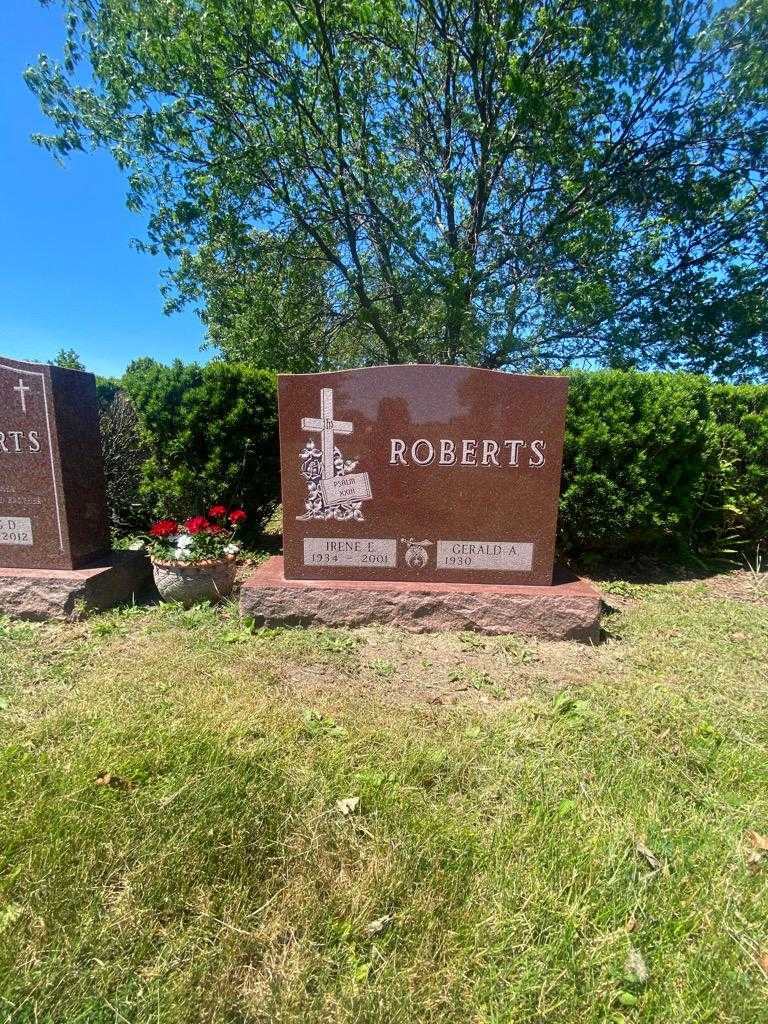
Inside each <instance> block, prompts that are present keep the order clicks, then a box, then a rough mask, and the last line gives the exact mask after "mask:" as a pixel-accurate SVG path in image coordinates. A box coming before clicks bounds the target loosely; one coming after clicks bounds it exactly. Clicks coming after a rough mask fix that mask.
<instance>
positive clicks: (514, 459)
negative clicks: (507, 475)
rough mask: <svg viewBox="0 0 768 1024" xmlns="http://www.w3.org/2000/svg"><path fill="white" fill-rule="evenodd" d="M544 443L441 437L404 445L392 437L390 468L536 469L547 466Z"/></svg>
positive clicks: (409, 442)
mask: <svg viewBox="0 0 768 1024" xmlns="http://www.w3.org/2000/svg"><path fill="white" fill-rule="evenodd" d="M546 447H547V442H546V441H544V440H543V439H541V438H536V439H535V440H532V441H530V442H529V441H523V440H511V439H510V440H505V441H494V440H493V439H491V438H474V437H465V438H461V439H460V440H453V439H451V438H449V437H441V438H440V439H439V440H437V441H430V440H429V439H428V438H426V437H419V438H417V439H416V440H415V441H405V440H404V439H403V438H402V437H393V438H392V439H391V440H390V442H389V464H390V465H391V466H520V465H526V464H527V465H528V466H530V467H532V468H533V469H539V468H540V467H541V466H543V465H545V463H546V461H547V460H546V456H545V449H546Z"/></svg>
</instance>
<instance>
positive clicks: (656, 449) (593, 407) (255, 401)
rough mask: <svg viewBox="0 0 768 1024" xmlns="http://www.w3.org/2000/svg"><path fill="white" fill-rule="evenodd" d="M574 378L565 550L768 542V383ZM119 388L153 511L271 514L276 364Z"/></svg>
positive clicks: (275, 485)
mask: <svg viewBox="0 0 768 1024" xmlns="http://www.w3.org/2000/svg"><path fill="white" fill-rule="evenodd" d="M569 376H570V381H571V385H570V395H569V401H568V418H567V426H566V441H565V457H564V462H563V483H562V492H561V500H560V520H559V544H560V547H561V548H562V549H563V550H564V551H568V552H571V553H574V554H578V553H581V552H588V551H602V552H625V551H630V550H646V551H647V550H652V551H653V550H656V551H659V552H662V551H665V552H669V551H673V552H674V551H677V552H678V553H681V552H683V551H699V552H702V553H705V554H710V555H711V554H726V553H729V552H734V551H736V550H738V549H740V548H742V549H749V548H753V547H754V545H755V544H757V543H758V542H762V543H763V544H764V543H765V541H766V537H768V386H762V385H747V384H743V385H731V384H713V383H712V382H711V381H710V380H709V379H708V378H706V377H703V376H696V375H693V374H683V373H639V372H636V371H624V370H599V371H575V372H572V373H571V374H570V375H569ZM106 383H109V385H110V386H111V385H112V382H106ZM121 387H122V389H123V391H124V392H125V393H126V394H127V395H128V397H129V398H130V400H131V402H132V404H133V407H134V408H135V410H136V413H137V415H138V421H139V436H140V442H141V447H142V448H143V449H144V452H145V454H146V459H145V461H144V463H143V465H142V467H141V475H140V478H141V483H140V487H139V491H140V500H141V501H142V502H143V506H144V509H145V513H146V517H147V518H149V517H150V516H152V515H161V514H172V515H183V514H186V513H188V512H190V511H194V510H197V509H202V508H204V507H205V506H206V505H207V504H209V503H210V502H212V501H214V500H222V501H226V502H230V503H233V504H234V503H240V502H242V503H243V504H244V505H245V507H246V508H247V510H248V512H249V513H250V516H251V519H252V521H253V523H254V525H256V526H258V524H259V523H260V522H263V520H264V519H265V518H266V516H267V515H268V514H269V513H270V511H271V510H272V508H273V507H274V505H275V504H276V503H277V501H279V490H280V488H279V457H278V439H277V396H276V378H275V375H274V374H273V373H269V372H267V371H264V370H255V369H252V368H251V367H249V366H245V365H241V364H236V363H225V362H218V361H215V362H212V363H209V364H208V365H207V366H203V367H201V366H198V365H196V364H192V365H184V364H182V363H181V362H179V361H177V362H175V363H173V364H172V365H171V366H163V365H161V364H160V363H157V362H155V361H154V360H152V359H140V360H138V361H137V362H135V363H133V364H132V365H131V366H130V367H129V368H128V370H127V372H126V374H125V377H124V378H123V381H122V382H121ZM110 395H111V392H110V394H107V393H106V389H105V396H104V397H105V399H107V398H109V397H110ZM147 453H148V454H147ZM748 553H749V552H748Z"/></svg>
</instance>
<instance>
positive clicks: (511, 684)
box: [246, 627, 610, 711]
mask: <svg viewBox="0 0 768 1024" xmlns="http://www.w3.org/2000/svg"><path fill="white" fill-rule="evenodd" d="M307 636H310V638H312V637H314V642H312V640H311V639H310V642H309V643H308V644H307ZM329 637H334V638H335V639H334V640H333V641H330V642H331V643H332V644H333V643H335V644H338V650H336V651H333V650H330V651H329V649H328V646H327V644H328V643H329V640H328V639H326V638H329ZM294 638H295V640H296V642H295V643H294V642H293V641H294ZM299 638H301V639H299ZM255 639H256V642H257V644H258V643H259V637H258V634H257V636H256V638H255ZM262 644H263V646H262V649H261V652H260V653H261V655H262V656H261V658H260V664H261V666H262V670H263V669H264V668H265V667H267V666H268V668H269V671H270V673H271V674H273V675H274V677H275V679H276V683H277V685H278V686H279V687H280V688H281V690H282V692H283V693H284V694H285V696H286V697H288V698H290V699H297V698H298V699H302V700H305V701H306V700H317V699H320V698H322V700H323V702H324V703H329V704H330V705H331V706H333V705H337V704H339V703H346V702H348V701H350V700H351V701H365V702H375V703H377V704H380V705H383V706H387V705H394V706H398V707H408V706H412V705H421V706H432V707H440V706H446V705H447V706H454V705H468V706H471V707H474V708H479V709H485V710H488V711H493V710H499V709H501V708H503V707H505V706H507V705H509V704H510V702H513V701H516V700H518V699H519V698H520V697H522V696H527V695H529V694H530V693H532V692H533V691H536V692H538V693H544V692H556V691H557V690H559V689H562V688H563V687H564V686H569V685H578V683H579V680H580V679H583V678H584V675H585V673H587V674H588V673H589V672H590V671H592V670H593V669H594V667H595V666H596V665H597V664H598V663H599V661H600V659H601V658H602V659H603V660H605V659H606V658H609V657H610V655H609V654H608V652H607V650H606V651H601V650H600V649H598V648H594V647H591V646H589V645H586V644H575V643H567V642H563V643H554V642H544V641H536V640H528V639H522V638H520V637H513V636H505V637H485V636H481V635H479V634H476V633H460V634H449V633H437V634H426V635H425V634H411V633H404V632H402V631H400V630H396V629H389V628H384V627H375V628H373V627H371V628H366V629H360V630H355V631H354V632H345V631H322V630H316V631H301V632H296V633H294V634H293V636H292V635H291V631H288V630H285V631H282V636H281V638H280V640H279V642H278V644H277V647H278V649H275V648H274V646H272V649H271V650H270V646H271V645H270V642H269V641H267V642H263V641H262ZM298 644H300V645H301V646H302V647H303V648H304V650H303V651H302V652H299V651H297V645H298ZM289 652H290V653H289ZM329 654H330V655H331V656H330V657H329ZM246 671H247V669H246Z"/></svg>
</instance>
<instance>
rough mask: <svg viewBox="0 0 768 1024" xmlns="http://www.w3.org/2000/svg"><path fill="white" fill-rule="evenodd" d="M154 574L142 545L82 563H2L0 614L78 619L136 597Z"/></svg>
mask: <svg viewBox="0 0 768 1024" xmlns="http://www.w3.org/2000/svg"><path fill="white" fill-rule="evenodd" d="M151 578H152V576H151V571H150V565H149V563H148V561H147V556H146V555H145V554H144V552H142V551H112V552H110V553H109V554H108V555H106V556H104V557H102V558H100V559H97V561H96V562H95V564H93V565H91V566H86V567H85V568H82V569H7V568H3V567H1V566H0V614H3V615H9V616H10V617H11V618H15V619H29V620H32V621H44V620H46V619H76V618H79V617H81V616H82V615H84V614H86V613H88V612H94V611H106V609H107V608H112V607H114V606H115V605H116V604H124V603H125V602H129V601H132V600H133V599H135V598H137V597H139V596H140V595H141V594H142V593H143V592H145V591H146V590H147V588H148V586H149V584H150V582H151Z"/></svg>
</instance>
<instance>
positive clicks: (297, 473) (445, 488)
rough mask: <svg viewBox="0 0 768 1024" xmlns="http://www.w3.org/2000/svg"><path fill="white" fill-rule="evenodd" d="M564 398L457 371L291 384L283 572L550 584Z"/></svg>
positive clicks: (391, 372) (321, 377)
mask: <svg viewBox="0 0 768 1024" xmlns="http://www.w3.org/2000/svg"><path fill="white" fill-rule="evenodd" d="M567 390H568V382H567V380H566V378H564V377H529V376H515V375H513V374H507V373H499V372H496V371H492V370H478V369H472V368H470V367H460V366H434V365H428V366H383V367H373V368H370V369H359V370H344V371H340V372H336V373H323V374H296V375H293V374H289V375H281V376H280V377H279V408H280V447H281V466H282V489H283V535H284V554H285V572H286V575H287V576H288V577H289V578H291V579H318V580H321V579H337V580H385V581H386V580H390V581H398V580H399V581H405V582H409V581H410V582H417V583H418V582H432V583H466V584H469V585H473V584H478V583H496V584H531V585H536V584H549V583H551V581H552V570H553V562H554V550H555V529H556V523H557V506H558V495H559V488H560V469H561V461H562V448H563V433H564V425H565V404H566V396H567Z"/></svg>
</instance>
